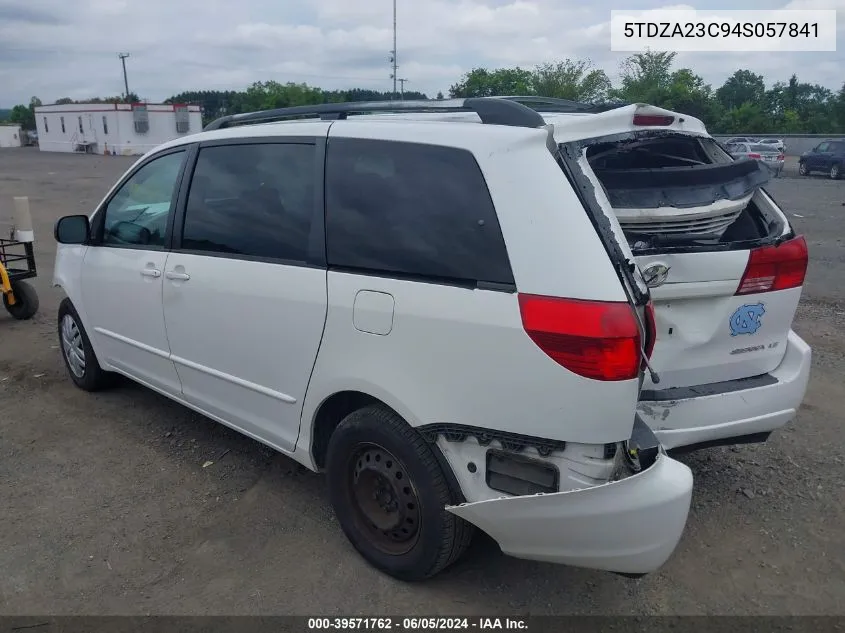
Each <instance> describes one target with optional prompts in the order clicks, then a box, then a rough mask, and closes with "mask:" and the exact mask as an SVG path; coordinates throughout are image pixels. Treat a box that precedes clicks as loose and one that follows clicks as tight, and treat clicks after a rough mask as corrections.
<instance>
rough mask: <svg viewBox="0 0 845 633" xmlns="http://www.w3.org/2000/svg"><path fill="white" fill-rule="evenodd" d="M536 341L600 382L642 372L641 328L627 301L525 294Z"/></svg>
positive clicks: (523, 310)
mask: <svg viewBox="0 0 845 633" xmlns="http://www.w3.org/2000/svg"><path fill="white" fill-rule="evenodd" d="M519 311H520V314H521V315H522V325H523V327H524V328H525V332H526V333H527V334H528V336H529V337H531V340H532V341H534V343H536V344H537V346H538V347H539V348H540V349H541V350H543V352H545V353H546V354H547V355H548V356H549V357H550V358H552V360H554V361H555V362H557V363H558V364H560V365H562V366H563V367H566V369H568V370H569V371H571V372H573V373H575V374H578V375H579V376H584V377H585V378H593V379H595V380H630V379H632V378H636V377H637V376H638V375H639V370H640V361H641V358H640V330H639V328H638V327H637V321H636V317H635V316H634V312H633V309H632V308H631V306H630V305H629V304H627V303H616V302H607V301H582V300H579V299H561V298H558V297H543V296H539V295H523V294H521V295H519Z"/></svg>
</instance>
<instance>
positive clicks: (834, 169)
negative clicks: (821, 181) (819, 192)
mask: <svg viewBox="0 0 845 633" xmlns="http://www.w3.org/2000/svg"><path fill="white" fill-rule="evenodd" d="M841 175H842V166H841V165H839V164H836V165H832V166H831V168H830V179H831V180H839V176H841Z"/></svg>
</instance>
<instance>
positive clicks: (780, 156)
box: [778, 154, 786, 160]
mask: <svg viewBox="0 0 845 633" xmlns="http://www.w3.org/2000/svg"><path fill="white" fill-rule="evenodd" d="M785 158H786V157H785V156H784V155H783V154H778V160H785Z"/></svg>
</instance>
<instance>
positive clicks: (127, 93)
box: [117, 53, 129, 99]
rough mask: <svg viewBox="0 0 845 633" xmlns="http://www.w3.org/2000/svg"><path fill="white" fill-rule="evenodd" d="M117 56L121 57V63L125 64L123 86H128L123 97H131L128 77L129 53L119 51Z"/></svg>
mask: <svg viewBox="0 0 845 633" xmlns="http://www.w3.org/2000/svg"><path fill="white" fill-rule="evenodd" d="M117 56H118V57H120V63H121V64H123V87H124V88H126V92H125V93H124V95H123V98H124V99H129V80H128V79H126V58H127V57H129V53H118V54H117Z"/></svg>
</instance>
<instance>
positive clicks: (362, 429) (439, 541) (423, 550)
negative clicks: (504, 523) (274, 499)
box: [326, 405, 475, 581]
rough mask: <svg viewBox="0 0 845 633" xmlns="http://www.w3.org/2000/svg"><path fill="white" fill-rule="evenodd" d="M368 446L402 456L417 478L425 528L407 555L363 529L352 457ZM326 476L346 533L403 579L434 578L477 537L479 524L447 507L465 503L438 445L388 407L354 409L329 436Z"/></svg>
mask: <svg viewBox="0 0 845 633" xmlns="http://www.w3.org/2000/svg"><path fill="white" fill-rule="evenodd" d="M366 444H377V445H379V446H381V447H383V448H384V449H386V450H387V451H389V452H390V453H392V454H393V455H394V456H395V457H396V459H398V460H399V461H400V462H401V464H402V466H403V467H404V470H405V472H406V473H407V477H408V478H409V479H410V480H411V482H413V485H414V487H415V488H416V490H417V493H418V500H419V505H420V531H419V536H418V538H417V541H416V543H415V544H414V545H413V546H412V548H411V549H410V550H409V551H408V552H406V553H404V554H398V555H396V554H387V553H385V552H383V551H382V550H381V549H379V548H378V547H377V546H376V545H374V544H373V542H372V540H371V537H370V534H369V533H368V532H367V531H366V530H364V529H362V527H361V526H360V524H359V520H358V518H357V517H358V513H357V510H356V507H357V506H356V505H355V503H356V502H355V501H354V499H353V495H352V493H351V487H350V476H351V470H350V467H349V466H350V460H352V459H353V458H354V456H355V454H356V452H357V451H358V450H359V449H360V448H361V447H362V445H366ZM326 480H327V484H328V488H329V497H330V499H331V502H332V506H333V507H334V511H335V515H336V516H337V519H338V522H339V523H340V526H341V528H342V529H343V531H344V533H345V534H346V537H347V538H348V539H349V540H350V542H351V543H352V545H353V546H354V547H355V549H357V550H358V552H359V553H360V554H361V555H362V556H363V557H364V558H365V559H366V560H367V561H368V562H369V563H370V564H371V565H373V566H374V567H376V568H377V569H380V570H381V571H383V572H385V573H386V574H389V575H390V576H393V577H394V578H398V579H400V580H408V581H413V580H423V579H425V578H430V577H431V576H434V575H435V574H437V573H439V572H440V571H442V570H444V569H445V568H446V567H448V566H449V565H451V564H452V563H454V562H455V561H456V560H458V558H459V557H460V556H461V555H462V554H463V553H464V551H466V549H467V547H469V544H470V542H471V541H472V536H473V534H474V531H475V527H474V526H473V525H472V524H470V523H467V522H466V521H464V520H463V519H461V518H459V517H456V516H455V515H454V514H452V513H450V512H448V511H447V510H446V509H445V506H447V505H455V504H457V503H460V499H459V495H458V494H457V493H456V491H455V490H453V489H452V488H451V487H450V485H449V482H448V479H447V478H446V476H445V474H444V472H443V470H442V468H441V467H440V463H439V462H438V460H437V457H436V456H435V454H434V452H433V450H432V448H431V447H430V446H429V445H428V443H427V442H426V441H425V440H424V439H423V438H422V436H421V435H420V434H419V433H417V432H416V431H415V430H414V429H413V428H411V427H410V426H409V425H408V424H407V423H406V422H405V421H404V420H403V419H402V418H401V417H400V416H399V415H397V414H396V413H395V412H394V411H392V410H391V409H389V408H387V407H385V406H382V405H369V406H366V407H364V408H362V409H358V410H357V411H354V412H353V413H350V414H349V415H348V416H346V418H344V419H343V420H342V421H341V423H340V424H339V425H338V427H337V428H336V429H335V431H334V433H333V434H332V436H331V438H330V440H329V447H328V453H327V457H326Z"/></svg>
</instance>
